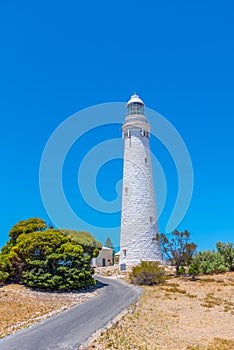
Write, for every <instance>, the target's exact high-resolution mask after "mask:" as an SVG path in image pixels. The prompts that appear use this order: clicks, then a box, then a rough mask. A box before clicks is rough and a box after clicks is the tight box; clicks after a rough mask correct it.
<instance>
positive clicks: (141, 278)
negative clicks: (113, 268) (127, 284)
mask: <svg viewBox="0 0 234 350" xmlns="http://www.w3.org/2000/svg"><path fill="white" fill-rule="evenodd" d="M167 278H168V277H167V276H165V269H164V268H163V267H160V266H159V262H156V261H142V262H141V264H140V265H137V266H134V267H133V269H132V272H131V273H130V280H131V282H132V283H134V284H137V285H147V286H152V285H154V284H158V283H162V282H164V281H165V280H166V279H167Z"/></svg>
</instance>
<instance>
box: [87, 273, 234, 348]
mask: <svg viewBox="0 0 234 350" xmlns="http://www.w3.org/2000/svg"><path fill="white" fill-rule="evenodd" d="M144 289H145V293H144V295H143V296H142V297H141V299H140V300H139V301H138V302H137V303H136V305H134V306H131V307H130V308H129V309H128V312H127V314H126V315H125V316H124V317H123V318H122V320H121V321H119V322H118V323H117V324H116V325H115V326H114V327H113V328H111V329H109V330H108V331H106V332H103V333H102V335H101V337H100V338H99V339H97V340H96V341H94V342H93V343H92V344H91V345H90V347H89V349H117V350H127V349H131V350H151V349H155V350H164V349H165V350H232V349H234V273H226V274H220V275H216V276H203V277H201V278H199V280H197V281H194V282H192V281H190V280H186V279H183V278H174V279H171V280H169V281H168V282H166V283H165V284H164V285H160V286H154V287H145V288H144ZM113 302H114V301H113Z"/></svg>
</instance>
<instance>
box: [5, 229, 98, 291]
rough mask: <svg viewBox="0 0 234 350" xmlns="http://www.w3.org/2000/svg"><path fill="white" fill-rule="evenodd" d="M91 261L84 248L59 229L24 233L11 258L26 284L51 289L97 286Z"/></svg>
mask: <svg viewBox="0 0 234 350" xmlns="http://www.w3.org/2000/svg"><path fill="white" fill-rule="evenodd" d="M91 258H92V256H91V255H88V254H87V253H85V252H84V248H83V247H82V246H81V245H79V244H77V243H76V242H75V241H74V240H71V239H70V238H69V237H66V236H65V235H64V234H63V233H62V232H60V231H59V230H55V229H49V230H46V231H44V232H38V231H37V232H32V233H29V234H21V235H20V237H19V238H18V240H17V244H16V246H14V247H13V254H12V256H11V257H10V259H11V263H12V264H14V263H15V262H16V263H17V264H18V271H17V272H18V275H19V274H20V273H21V277H22V281H23V282H24V283H25V284H26V285H28V286H30V287H39V288H43V289H51V290H53V289H60V290H70V289H77V288H82V287H85V286H88V285H92V284H95V280H94V279H93V278H92V273H91V264H90V263H91Z"/></svg>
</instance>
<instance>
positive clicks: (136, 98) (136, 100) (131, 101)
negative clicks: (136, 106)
mask: <svg viewBox="0 0 234 350" xmlns="http://www.w3.org/2000/svg"><path fill="white" fill-rule="evenodd" d="M133 102H137V103H140V104H142V105H144V102H143V101H142V100H141V99H140V97H139V96H138V95H136V94H134V95H132V97H131V98H130V100H129V101H128V103H127V106H128V105H129V104H130V103H133Z"/></svg>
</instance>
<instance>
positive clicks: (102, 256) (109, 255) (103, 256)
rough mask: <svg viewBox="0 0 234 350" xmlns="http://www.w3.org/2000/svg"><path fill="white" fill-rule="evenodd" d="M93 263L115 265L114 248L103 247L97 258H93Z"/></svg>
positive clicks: (94, 264) (100, 265) (96, 264)
mask: <svg viewBox="0 0 234 350" xmlns="http://www.w3.org/2000/svg"><path fill="white" fill-rule="evenodd" d="M92 265H93V266H96V267H104V266H112V265H113V249H111V248H108V247H102V249H101V250H100V251H99V254H98V256H97V257H96V258H93V259H92Z"/></svg>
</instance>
